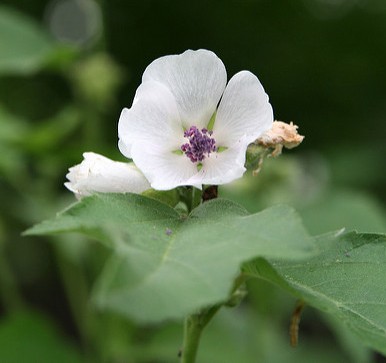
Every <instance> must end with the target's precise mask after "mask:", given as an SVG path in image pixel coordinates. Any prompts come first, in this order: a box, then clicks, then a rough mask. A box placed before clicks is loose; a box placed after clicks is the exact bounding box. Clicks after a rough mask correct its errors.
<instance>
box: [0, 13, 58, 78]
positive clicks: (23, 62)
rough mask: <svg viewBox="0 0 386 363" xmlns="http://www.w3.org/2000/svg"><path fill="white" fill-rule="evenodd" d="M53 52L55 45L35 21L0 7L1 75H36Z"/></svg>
mask: <svg viewBox="0 0 386 363" xmlns="http://www.w3.org/2000/svg"><path fill="white" fill-rule="evenodd" d="M54 50H56V48H55V43H54V41H53V40H51V38H50V37H49V36H48V34H46V33H45V32H44V31H43V30H42V29H40V28H39V26H38V24H36V23H35V22H34V21H33V20H32V19H29V18H27V17H26V16H23V15H21V14H19V13H17V12H16V11H14V10H12V9H10V8H7V7H4V6H0V74H2V73H21V74H26V73H30V72H34V71H36V70H37V69H39V68H40V67H41V66H42V65H43V64H45V63H46V62H47V59H48V58H49V57H50V56H51V54H52V52H53V51H54Z"/></svg>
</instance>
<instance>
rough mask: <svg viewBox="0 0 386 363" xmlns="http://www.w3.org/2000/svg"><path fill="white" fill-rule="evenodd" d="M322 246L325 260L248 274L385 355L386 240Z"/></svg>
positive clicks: (254, 268)
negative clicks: (335, 322) (327, 316)
mask: <svg viewBox="0 0 386 363" xmlns="http://www.w3.org/2000/svg"><path fill="white" fill-rule="evenodd" d="M318 245H319V248H320V250H321V251H322V254H321V255H318V257H315V258H312V259H310V260H308V261H307V262H306V263H304V262H303V263H297V262H295V263H294V262H289V261H285V262H283V261H274V262H272V265H270V264H268V263H267V262H265V261H263V260H258V261H256V262H254V263H250V264H248V265H247V267H246V268H247V271H248V272H249V273H251V274H252V275H253V276H258V277H263V278H265V279H267V280H269V281H272V282H275V283H277V284H279V285H281V286H282V287H284V288H286V289H288V290H290V291H291V292H293V293H294V294H295V295H297V296H298V297H300V298H302V299H304V300H305V301H306V302H307V303H308V304H309V305H312V306H314V307H316V308H318V309H320V310H323V311H326V312H328V313H330V314H332V315H334V316H335V317H336V318H338V319H339V320H340V321H342V322H343V323H345V324H346V325H347V326H348V327H349V328H351V330H352V331H354V333H356V334H357V335H358V336H359V337H360V338H361V340H362V341H363V342H364V343H365V344H366V345H368V346H370V347H372V348H374V349H376V350H378V351H380V352H382V353H383V354H386V235H384V234H366V233H363V234H360V233H356V232H349V233H344V234H341V235H337V236H333V235H326V236H322V237H320V238H319V239H318Z"/></svg>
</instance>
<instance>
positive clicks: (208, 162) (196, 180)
mask: <svg viewBox="0 0 386 363" xmlns="http://www.w3.org/2000/svg"><path fill="white" fill-rule="evenodd" d="M246 145H247V144H246V141H245V137H242V138H241V139H240V140H238V141H237V142H236V143H235V144H234V145H232V146H231V147H229V148H228V149H227V150H225V151H222V152H219V153H212V154H210V156H209V157H208V158H206V159H204V161H203V166H202V169H201V170H200V172H199V173H197V174H196V175H194V176H193V177H192V178H190V179H189V180H188V181H187V185H195V184H213V185H221V184H226V183H230V182H231V181H233V180H235V179H238V178H241V177H242V176H243V174H244V172H245V170H246V169H245V167H244V164H245V153H246Z"/></svg>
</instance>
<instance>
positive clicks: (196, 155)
mask: <svg viewBox="0 0 386 363" xmlns="http://www.w3.org/2000/svg"><path fill="white" fill-rule="evenodd" d="M212 134H213V131H208V130H207V129H205V128H204V129H201V131H200V130H199V129H198V128H197V127H196V126H192V127H191V128H190V129H189V130H186V131H185V132H184V137H186V138H187V139H188V140H189V142H187V143H186V144H183V145H181V151H182V152H184V153H185V155H186V156H187V157H188V158H189V159H190V161H191V162H192V163H196V162H201V161H202V160H204V159H205V157H206V156H209V154H210V153H211V152H213V151H217V147H216V140H215V139H214V138H213V137H211V136H212Z"/></svg>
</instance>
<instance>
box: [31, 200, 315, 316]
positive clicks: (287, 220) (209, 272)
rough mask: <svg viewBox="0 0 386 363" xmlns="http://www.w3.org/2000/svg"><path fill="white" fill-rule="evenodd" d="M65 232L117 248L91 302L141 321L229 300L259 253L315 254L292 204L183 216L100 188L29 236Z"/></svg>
mask: <svg viewBox="0 0 386 363" xmlns="http://www.w3.org/2000/svg"><path fill="white" fill-rule="evenodd" d="M70 231H77V232H82V233H84V234H86V235H88V236H91V237H95V238H97V239H99V240H100V241H103V242H104V243H107V244H108V245H110V246H112V247H113V248H114V251H115V253H114V254H113V256H112V258H111V260H110V262H109V263H108V264H107V266H106V268H105V270H104V272H103V274H102V276H101V278H100V280H99V282H98V284H97V285H98V287H97V289H96V292H95V298H96V301H97V302H98V304H99V305H100V306H102V307H106V308H110V309H113V310H115V311H118V312H120V313H122V314H124V315H127V316H130V317H133V318H135V319H137V320H140V321H160V320H163V319H166V318H181V317H183V316H185V315H186V314H188V313H191V312H192V311H194V310H196V309H198V308H200V307H203V306H205V305H209V304H215V303H219V302H221V301H224V300H226V299H227V298H228V294H229V291H230V289H231V287H232V282H233V280H234V278H235V277H236V276H237V274H238V273H239V271H240V266H241V264H242V263H243V262H245V261H248V260H251V259H253V258H256V257H258V256H263V257H267V258H268V257H270V258H277V259H300V258H304V257H309V256H310V255H311V254H312V253H314V252H315V249H314V244H313V241H312V239H311V238H310V237H309V236H308V235H307V233H306V232H305V230H304V228H303V226H302V224H301V221H300V219H299V217H298V216H297V214H296V213H295V212H294V210H293V209H291V208H289V207H286V206H277V207H274V208H270V209H267V210H265V211H263V212H260V213H257V214H253V215H248V213H247V211H246V210H245V209H244V208H242V207H241V206H239V205H237V204H235V203H232V202H230V201H227V200H221V199H216V200H212V201H209V202H206V203H204V204H202V205H201V206H199V207H198V208H196V209H195V210H193V212H192V213H191V214H190V216H189V217H188V218H182V217H181V216H180V215H179V214H178V213H177V212H176V211H175V210H174V209H172V208H171V207H169V206H167V205H165V204H162V203H160V202H158V201H156V200H153V199H150V198H146V197H144V196H140V195H135V194H127V195H123V194H121V195H119V194H99V195H94V196H91V197H88V198H84V199H83V200H82V201H81V202H79V203H76V204H75V205H73V206H72V207H70V208H69V209H68V210H66V211H65V212H63V213H61V214H60V215H59V216H58V217H57V218H56V219H54V220H51V221H46V222H43V223H42V224H40V225H37V226H35V227H33V228H32V229H30V230H29V231H27V234H30V235H31V234H50V233H58V232H70Z"/></svg>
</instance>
